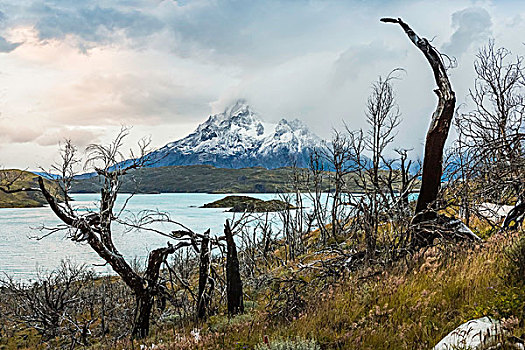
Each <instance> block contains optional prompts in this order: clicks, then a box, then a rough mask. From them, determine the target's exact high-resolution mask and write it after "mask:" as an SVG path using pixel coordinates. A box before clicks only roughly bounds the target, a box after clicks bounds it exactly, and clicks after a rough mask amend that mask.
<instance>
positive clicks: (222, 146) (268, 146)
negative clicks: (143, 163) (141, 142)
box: [150, 100, 322, 169]
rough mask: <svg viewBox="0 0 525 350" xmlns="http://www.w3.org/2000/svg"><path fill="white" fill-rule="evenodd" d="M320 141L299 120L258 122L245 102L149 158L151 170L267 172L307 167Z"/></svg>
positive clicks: (207, 121)
mask: <svg viewBox="0 0 525 350" xmlns="http://www.w3.org/2000/svg"><path fill="white" fill-rule="evenodd" d="M318 147H322V141H321V139H320V138H319V137H318V136H316V135H315V134H313V133H312V132H310V131H309V130H308V128H307V127H306V126H305V125H304V124H303V123H302V122H301V121H299V120H297V119H296V120H293V121H287V120H285V119H282V120H281V121H280V122H279V123H278V124H268V123H264V122H262V121H261V119H260V118H259V116H258V115H257V114H256V113H254V112H253V111H252V110H251V109H250V107H249V106H248V104H247V103H246V101H244V100H239V101H237V102H236V103H235V104H233V105H232V106H230V107H229V108H227V109H226V110H225V111H224V112H223V113H220V114H216V115H212V116H210V117H209V118H208V119H207V120H206V121H205V122H204V123H202V124H200V125H199V126H198V127H197V129H196V130H195V131H194V132H193V133H191V134H190V135H188V136H186V137H185V138H183V139H180V140H178V141H175V142H171V143H169V144H167V145H166V146H164V147H162V148H161V149H159V150H157V151H155V152H153V153H151V154H150V156H152V158H153V159H155V160H156V162H155V164H154V165H153V166H155V167H157V166H168V165H194V164H209V165H213V166H216V167H222V168H244V167H254V166H261V167H265V168H268V169H272V168H278V167H282V166H290V165H293V164H294V163H296V164H297V165H298V166H299V167H306V166H307V165H308V159H309V154H310V152H311V151H312V150H313V149H314V148H318Z"/></svg>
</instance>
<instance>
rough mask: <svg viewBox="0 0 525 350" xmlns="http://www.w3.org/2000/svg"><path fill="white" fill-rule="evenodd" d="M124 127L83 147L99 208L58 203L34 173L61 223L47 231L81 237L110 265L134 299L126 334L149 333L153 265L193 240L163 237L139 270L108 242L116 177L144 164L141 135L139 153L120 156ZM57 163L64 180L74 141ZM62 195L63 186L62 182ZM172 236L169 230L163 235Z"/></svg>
mask: <svg viewBox="0 0 525 350" xmlns="http://www.w3.org/2000/svg"><path fill="white" fill-rule="evenodd" d="M127 134H128V131H127V129H125V128H123V129H122V130H121V131H120V133H119V134H118V135H117V137H116V138H115V140H114V141H113V142H112V143H111V144H109V145H107V146H103V145H90V146H89V147H88V148H87V154H88V158H87V161H86V167H89V166H92V167H93V168H94V170H95V172H96V173H97V174H98V176H100V177H101V178H102V181H103V183H102V188H101V199H100V208H99V209H98V211H90V212H87V213H86V212H80V211H77V210H75V209H74V208H73V207H72V206H71V204H70V203H69V202H68V201H65V202H64V203H59V202H58V201H57V199H56V197H55V196H53V195H52V194H51V193H50V192H49V191H48V189H47V187H46V185H45V183H44V181H43V179H42V178H41V177H40V178H39V185H40V190H41V191H42V193H43V195H44V197H45V199H46V201H47V202H48V203H49V205H50V207H51V210H52V211H53V212H54V213H55V215H56V216H57V217H58V218H59V219H60V220H61V221H62V222H63V223H64V224H65V225H64V226H60V227H56V228H52V229H51V232H56V231H58V230H60V229H66V230H68V237H69V238H70V239H71V240H73V241H75V242H82V243H84V242H85V243H87V244H88V245H89V246H90V247H91V248H92V249H93V250H94V251H95V252H96V253H97V254H98V255H99V256H100V257H101V258H102V259H103V260H104V261H105V262H106V263H107V264H108V265H110V266H111V268H112V269H113V271H115V272H116V273H117V274H118V275H119V276H120V277H121V278H122V280H123V281H124V283H125V284H126V285H127V286H128V287H129V288H130V289H131V290H132V292H133V293H134V295H135V299H136V308H135V316H134V322H133V330H132V336H133V337H136V338H143V337H145V336H147V335H148V333H149V326H150V317H151V312H152V308H153V305H154V299H155V297H156V296H158V295H159V294H160V293H162V290H163V289H162V288H161V286H160V285H159V271H160V268H161V265H162V264H163V263H164V262H165V261H166V258H167V257H168V256H169V255H170V254H172V253H174V252H175V251H177V250H178V249H180V248H182V247H187V246H190V245H192V244H194V240H184V239H180V240H179V241H178V243H177V244H176V245H172V244H170V243H169V242H168V244H167V246H166V247H163V248H158V249H154V250H152V251H151V252H150V254H149V256H148V260H147V266H146V269H145V272H144V273H143V274H140V273H138V272H137V271H135V270H134V269H133V267H132V266H131V265H130V263H129V262H128V261H126V259H125V258H124V256H123V255H122V254H121V253H120V252H119V251H118V249H117V247H116V246H115V245H114V243H113V238H112V223H114V222H116V221H118V220H119V214H120V213H122V210H123V209H121V210H120V212H119V213H116V212H115V210H114V209H115V203H116V200H117V196H118V192H119V189H120V186H121V177H122V176H123V175H125V174H127V173H128V172H129V171H130V170H132V169H136V168H139V167H141V166H144V165H147V163H148V161H149V159H148V157H147V153H148V145H149V142H148V141H147V140H142V141H141V142H139V153H138V154H132V157H131V158H132V160H131V161H126V162H123V161H124V159H125V157H124V156H123V155H122V153H121V149H122V147H123V140H124V138H125V137H126V136H127ZM64 149H65V154H63V158H62V160H63V163H62V165H61V169H62V171H61V172H62V174H65V175H66V179H62V181H64V182H65V183H66V184H67V183H68V181H70V180H69V179H67V178H70V177H71V176H72V173H71V171H70V168H71V167H72V165H73V162H75V161H76V157H74V154H71V153H68V152H73V151H72V150H74V147H73V146H71V145H70V144H69V142H67V143H66V146H65V148H64ZM63 190H64V194H65V195H66V198H67V191H68V187H67V186H65V187H64V188H63ZM166 236H167V237H169V238H172V239H175V238H176V237H175V236H173V235H166Z"/></svg>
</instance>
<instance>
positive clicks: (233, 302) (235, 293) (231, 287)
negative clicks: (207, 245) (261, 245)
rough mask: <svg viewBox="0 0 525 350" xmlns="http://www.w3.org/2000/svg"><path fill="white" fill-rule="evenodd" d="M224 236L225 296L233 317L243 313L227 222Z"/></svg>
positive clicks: (235, 254)
mask: <svg viewBox="0 0 525 350" xmlns="http://www.w3.org/2000/svg"><path fill="white" fill-rule="evenodd" d="M224 235H225V236H226V296H227V300H228V314H229V315H230V316H233V315H236V314H239V313H243V312H244V302H243V294H242V280H241V272H240V269H239V258H238V257H237V247H236V245H235V241H234V240H233V232H232V229H231V227H230V222H229V220H226V224H225V225H224Z"/></svg>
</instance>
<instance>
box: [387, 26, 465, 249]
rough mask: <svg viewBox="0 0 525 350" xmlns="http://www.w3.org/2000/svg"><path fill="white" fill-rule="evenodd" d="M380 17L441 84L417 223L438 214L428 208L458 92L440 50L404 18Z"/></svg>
mask: <svg viewBox="0 0 525 350" xmlns="http://www.w3.org/2000/svg"><path fill="white" fill-rule="evenodd" d="M381 21H382V22H386V23H396V24H399V25H400V26H401V28H403V30H404V31H405V33H406V34H407V36H408V38H409V39H410V40H411V41H412V43H413V44H414V45H416V47H417V48H418V49H419V50H420V51H421V52H422V53H423V55H424V56H425V58H426V59H427V61H428V63H429V64H430V67H431V68H432V71H433V73H434V80H435V81H436V84H437V86H438V88H437V89H436V90H434V92H435V93H436V95H437V97H438V104H437V107H436V110H435V111H434V113H433V114H432V120H431V123H430V128H429V130H428V132H427V137H426V142H425V154H424V158H423V172H422V178H421V189H420V191H419V197H418V200H417V205H416V216H415V217H414V223H416V224H417V223H418V222H421V221H426V220H430V219H435V218H436V213H435V211H434V210H429V209H432V205H433V203H434V202H435V201H436V199H437V197H438V192H439V189H440V187H441V175H442V172H443V149H444V146H445V142H446V140H447V137H448V132H449V129H450V124H451V122H452V117H453V116H454V110H455V106H456V95H455V93H454V91H453V90H452V85H451V84H450V81H449V79H448V75H447V70H446V67H445V64H444V62H443V56H442V54H441V53H439V52H438V51H437V49H436V48H435V47H433V46H432V45H431V44H430V42H429V41H428V40H427V39H426V38H422V37H419V36H418V35H417V34H416V33H415V32H414V31H413V30H412V28H410V27H409V26H408V24H406V23H405V22H403V21H402V20H401V18H398V19H394V18H382V19H381ZM433 238H434V237H432V235H420V234H416V235H415V237H414V239H413V243H414V246H416V247H420V246H424V245H428V244H429V243H430V242H431V241H432V240H433Z"/></svg>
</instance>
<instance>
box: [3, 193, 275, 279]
mask: <svg viewBox="0 0 525 350" xmlns="http://www.w3.org/2000/svg"><path fill="white" fill-rule="evenodd" d="M246 195H249V196H252V197H256V198H260V199H264V200H268V199H277V198H278V195H276V194H260V193H258V194H246ZM224 196H225V195H224V194H204V193H166V194H142V195H135V196H133V197H132V198H131V199H130V201H129V202H128V204H127V207H126V209H127V210H128V211H129V212H127V213H126V214H124V215H123V216H126V215H130V214H137V213H138V212H139V211H141V210H144V209H150V210H157V209H158V210H159V211H162V212H166V213H168V214H169V215H170V218H171V219H172V220H175V221H178V222H180V223H182V224H184V225H185V226H187V227H188V228H190V229H192V230H193V231H195V232H204V231H206V230H207V229H208V228H209V229H211V231H212V234H219V233H222V230H223V225H224V222H225V221H226V219H232V218H234V214H233V213H228V212H225V211H224V209H203V208H199V206H201V205H203V204H205V203H209V202H212V201H215V200H217V199H221V198H223V197H224ZM128 197H129V195H126V194H122V195H120V196H119V199H118V202H117V206H116V209H117V210H115V212H117V211H118V209H119V206H121V205H122V203H124V201H125V200H126V198H128ZM73 199H74V201H75V202H74V205H75V206H76V207H79V208H96V201H97V199H98V194H74V195H73ZM236 217H237V218H239V214H236ZM57 224H60V222H59V220H58V219H57V218H55V216H54V214H53V212H52V211H51V209H50V208H49V207H43V208H27V209H10V208H9V209H0V251H1V252H2V254H0V274H3V275H5V274H8V275H10V276H12V277H14V278H15V279H18V280H26V281H27V280H30V279H34V278H35V276H36V274H37V271H50V270H53V269H54V268H56V267H57V266H59V264H60V262H61V260H64V259H69V260H70V261H72V262H74V263H78V264H86V265H88V266H92V267H93V269H94V270H96V271H97V272H100V273H110V272H111V270H110V268H109V267H107V266H97V265H100V264H102V263H103V261H102V259H100V258H99V257H98V256H97V255H96V253H94V252H93V251H92V250H91V248H90V247H89V246H88V245H87V244H83V243H74V242H72V241H70V240H67V239H65V238H64V237H65V232H58V233H54V234H53V235H50V236H48V237H44V238H42V239H40V240H39V239H37V237H40V236H42V235H43V234H44V233H45V232H46V231H40V230H39V228H40V227H42V225H44V226H46V227H53V226H56V225H57ZM157 228H159V229H162V230H163V231H165V232H170V231H171V230H175V229H180V227H177V226H175V225H165V224H163V225H157ZM113 232H114V234H113V238H114V241H115V245H116V246H117V248H118V249H119V250H120V252H121V253H122V254H123V255H124V256H126V257H128V258H135V257H137V258H139V259H144V258H145V257H147V255H148V252H149V251H150V250H152V249H155V248H158V247H161V246H165V245H166V243H167V242H168V241H169V238H167V237H163V236H161V235H159V234H155V233H150V232H136V231H132V232H125V230H124V229H123V227H121V226H119V225H115V226H114V227H113Z"/></svg>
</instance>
